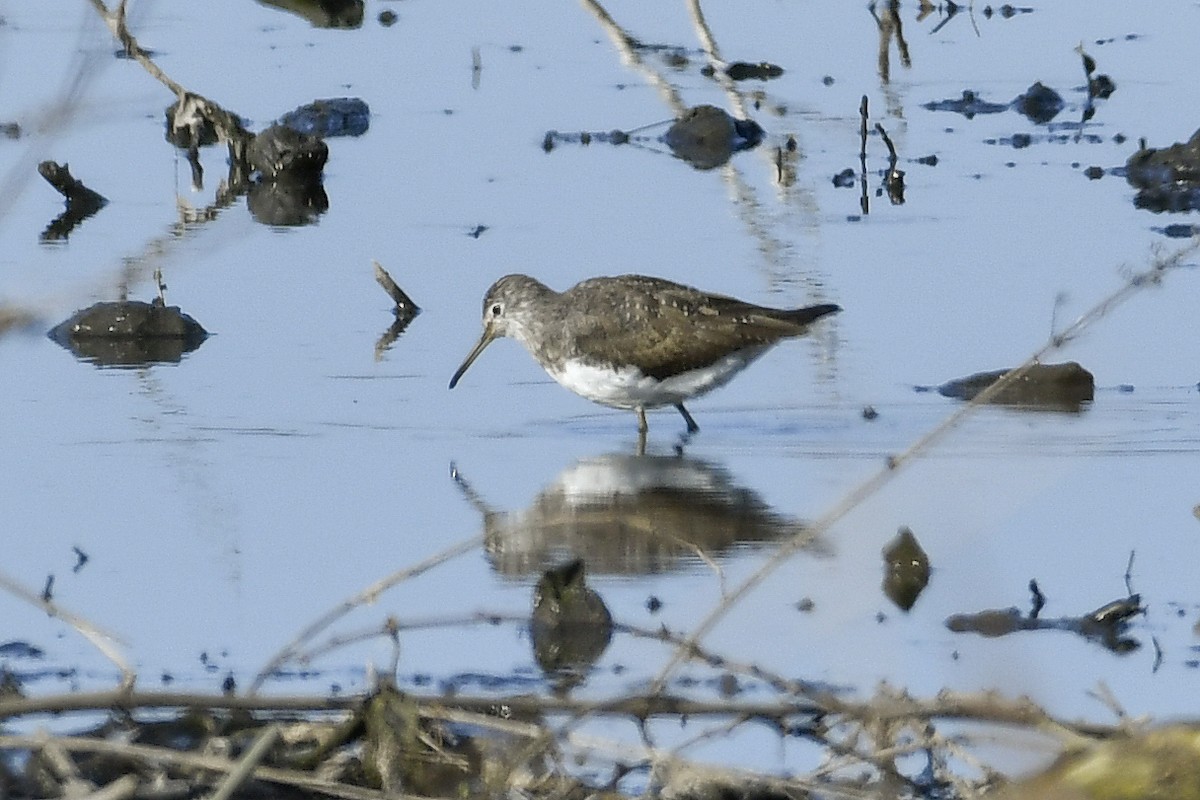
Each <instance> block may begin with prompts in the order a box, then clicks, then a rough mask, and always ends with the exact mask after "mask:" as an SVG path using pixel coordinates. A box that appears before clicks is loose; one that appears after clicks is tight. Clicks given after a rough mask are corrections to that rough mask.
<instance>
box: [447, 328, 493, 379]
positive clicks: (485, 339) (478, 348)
mask: <svg viewBox="0 0 1200 800" xmlns="http://www.w3.org/2000/svg"><path fill="white" fill-rule="evenodd" d="M495 339H496V334H494V333H492V331H491V329H486V330H484V332H483V336H480V337H479V342H478V343H477V344H476V345H475V346H474V347H473V348H471V352H469V353H467V357H466V358H465V359H463V363H462V366H461V367H459V368H458V369H457V370H455V372H454V377H453V378H451V379H450V388H451V389H453V388H454V387H455V386H457V385H458V379H459V378H461V377H462V376H463V373H464V372H466V371H467V367H469V366H471V364H472V362H474V361H475V359H477V358H479V354H480V353H482V352H483V349H484V348H485V347H487V346H488V345H489V344H491V343H492V342H493V341H495Z"/></svg>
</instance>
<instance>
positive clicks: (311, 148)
mask: <svg viewBox="0 0 1200 800" xmlns="http://www.w3.org/2000/svg"><path fill="white" fill-rule="evenodd" d="M247 156H248V159H249V162H250V166H251V168H253V169H256V170H258V171H259V172H261V173H262V175H263V178H265V179H274V178H281V177H284V176H287V177H289V178H293V179H305V180H307V179H315V178H318V177H319V176H320V175H321V170H323V169H324V168H325V162H326V161H327V160H329V146H328V145H326V144H325V142H323V141H321V140H320V139H319V138H317V137H316V136H310V135H308V134H304V133H300V132H299V131H297V130H295V129H294V128H290V127H288V126H287V125H278V124H276V125H272V126H271V127H269V128H267V129H266V130H264V131H263V132H262V133H259V134H258V135H257V136H255V137H254V139H253V141H251V142H250V148H249V151H248V153H247Z"/></svg>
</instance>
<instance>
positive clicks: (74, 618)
mask: <svg viewBox="0 0 1200 800" xmlns="http://www.w3.org/2000/svg"><path fill="white" fill-rule="evenodd" d="M0 588H2V589H4V590H5V591H7V592H8V593H9V594H11V595H14V596H15V597H18V598H20V599H21V600H24V601H25V602H26V603H29V604H30V605H32V606H36V607H37V608H40V609H42V610H43V611H45V612H46V613H47V614H49V615H50V616H52V617H58V618H59V619H61V620H62V621H63V622H65V623H67V624H68V625H70V626H71V627H72V628H74V629H75V630H76V631H77V632H78V633H79V635H80V636H82V637H83V638H85V639H87V640H88V641H89V642H91V644H92V646H93V647H95V648H96V649H97V650H99V651H100V654H101V655H103V656H104V657H105V658H107V659H108V660H109V661H111V662H112V663H113V664H114V665H116V667H117V669H119V670H120V671H121V690H122V691H124V692H128V691H129V690H130V689H132V688H133V684H134V682H135V681H136V680H137V673H136V672H134V671H133V667H131V666H129V662H127V661H126V660H125V658H124V656H122V655H121V652H120V650H119V649H118V645H119V644H123V642H121V640H120V639H119V638H117V637H116V636H115V635H113V634H111V633H109V632H107V631H105V630H104V629H103V628H100V627H99V626H97V625H93V624H92V623H91V622H88V621H87V620H86V619H84V618H83V617H81V616H79V615H78V614H73V613H71V612H70V611H67V610H66V609H65V608H63V607H62V606H60V605H58V604H57V603H55V602H54V601H52V600H47V599H45V598H43V597H39V596H38V595H37V594H35V593H34V592H31V591H30V590H29V589H27V588H25V587H24V586H22V585H21V584H20V583H18V582H17V581H15V580H13V579H12V578H10V577H8V576H7V575H5V574H4V573H3V572H0Z"/></svg>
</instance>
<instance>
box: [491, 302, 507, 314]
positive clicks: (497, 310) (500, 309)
mask: <svg viewBox="0 0 1200 800" xmlns="http://www.w3.org/2000/svg"><path fill="white" fill-rule="evenodd" d="M503 311H504V306H502V305H500V304H499V303H496V304H494V305H493V306H492V316H493V317H498V316H500V314H501V313H502V312H503Z"/></svg>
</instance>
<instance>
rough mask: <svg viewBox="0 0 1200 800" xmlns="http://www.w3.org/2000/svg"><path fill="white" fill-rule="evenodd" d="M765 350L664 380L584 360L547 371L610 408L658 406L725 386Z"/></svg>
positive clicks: (634, 369)
mask: <svg viewBox="0 0 1200 800" xmlns="http://www.w3.org/2000/svg"><path fill="white" fill-rule="evenodd" d="M764 349H765V348H764ZM764 349H750V350H741V351H739V352H737V353H731V354H729V355H727V356H725V357H723V358H720V359H718V360H717V361H715V362H714V363H712V364H710V365H708V366H706V367H701V368H699V369H693V370H689V371H687V372H682V373H679V374H678V375H671V376H668V377H666V378H662V379H661V380H660V379H658V378H654V377H651V376H648V375H644V374H643V373H642V371H641V370H640V369H638V368H637V367H633V366H624V367H618V368H613V367H605V366H596V365H594V364H588V363H586V362H583V361H568V362H567V363H566V364H564V365H563V367H562V368H561V369H558V370H554V371H551V370H547V372H549V373H550V377H552V378H554V380H556V381H558V382H559V384H561V385H562V386H564V387H566V388H567V389H570V390H571V391H572V392H574V393H575V394H577V395H579V396H580V397H586V398H587V399H588V400H591V401H592V402H594V403H599V404H601V405H605V406H609V407H611V408H626V409H632V408H638V407H641V408H657V407H658V406H667V405H675V404H676V403H682V402H683V401H685V400H687V399H689V398H692V397H699V396H700V395H702V394H705V393H707V392H710V391H712V390H713V389H716V388H717V387H719V386H724V385H725V384H726V383H727V382H728V381H729V379H730V378H732V377H733V376H734V375H736V374H737V373H738V372H740V371H741V370H742V369H743V368H745V366H746V365H747V364H749V363H750V362H751V361H753V360H754V359H755V358H757V357H758V356H759V355H761V354H762V352H763V350H764Z"/></svg>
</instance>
